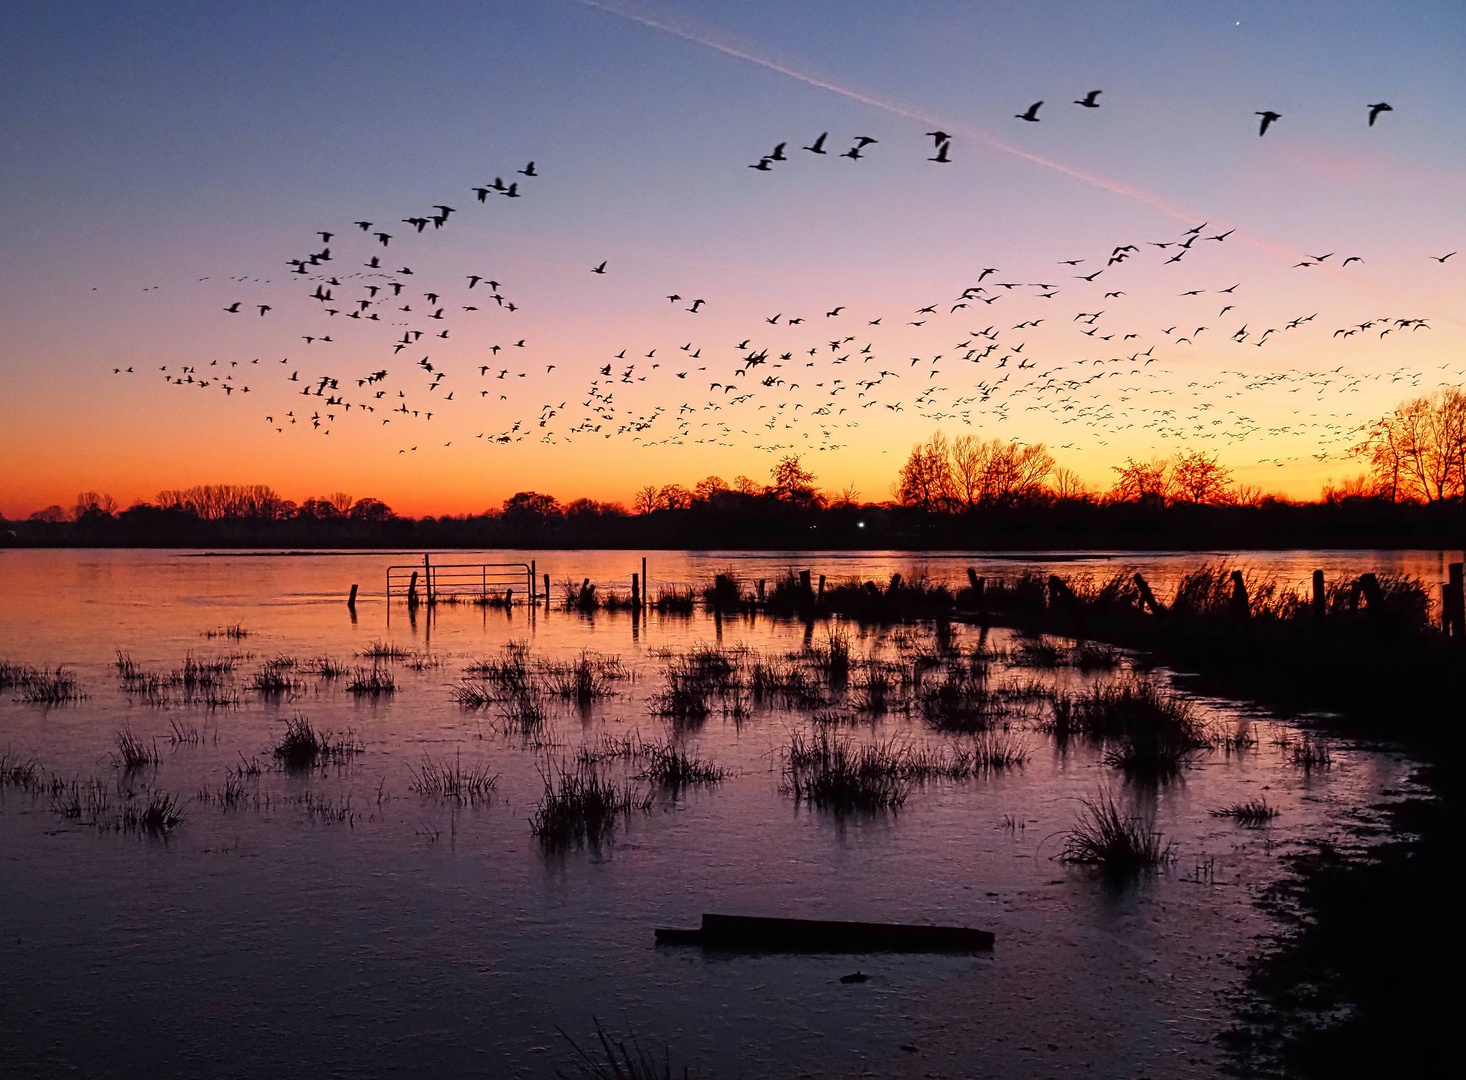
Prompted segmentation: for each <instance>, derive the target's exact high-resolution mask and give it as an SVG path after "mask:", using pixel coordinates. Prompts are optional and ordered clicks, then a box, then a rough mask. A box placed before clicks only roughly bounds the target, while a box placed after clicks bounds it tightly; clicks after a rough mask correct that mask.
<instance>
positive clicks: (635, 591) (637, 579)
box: [631, 574, 641, 609]
mask: <svg viewBox="0 0 1466 1080" xmlns="http://www.w3.org/2000/svg"><path fill="white" fill-rule="evenodd" d="M631 606H632V607H634V608H638V609H639V608H640V607H641V575H640V574H632V575H631Z"/></svg>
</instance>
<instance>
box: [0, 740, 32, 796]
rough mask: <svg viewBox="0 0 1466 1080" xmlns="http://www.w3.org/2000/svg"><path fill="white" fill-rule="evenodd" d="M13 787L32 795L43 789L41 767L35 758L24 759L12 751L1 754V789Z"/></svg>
mask: <svg viewBox="0 0 1466 1080" xmlns="http://www.w3.org/2000/svg"><path fill="white" fill-rule="evenodd" d="M7 787H13V788H18V789H19V790H21V791H26V792H30V793H32V794H34V793H36V792H38V791H39V790H40V787H41V767H40V765H38V764H37V763H36V759H35V758H22V757H18V756H16V755H15V754H14V753H12V752H11V751H10V750H8V749H7V750H6V751H5V752H4V753H0V788H7Z"/></svg>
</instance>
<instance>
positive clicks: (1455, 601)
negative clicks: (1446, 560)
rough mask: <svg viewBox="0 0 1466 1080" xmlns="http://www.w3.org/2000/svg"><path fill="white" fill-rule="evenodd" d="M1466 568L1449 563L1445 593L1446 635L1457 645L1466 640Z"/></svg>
mask: <svg viewBox="0 0 1466 1080" xmlns="http://www.w3.org/2000/svg"><path fill="white" fill-rule="evenodd" d="M1463 571H1466V566H1463V564H1461V563H1458V562H1453V563H1451V566H1450V575H1451V581H1450V585H1449V587H1448V589H1447V592H1446V633H1448V634H1449V635H1450V636H1451V637H1453V638H1455V639H1456V641H1457V642H1458V643H1459V642H1461V641H1463V640H1466V572H1463Z"/></svg>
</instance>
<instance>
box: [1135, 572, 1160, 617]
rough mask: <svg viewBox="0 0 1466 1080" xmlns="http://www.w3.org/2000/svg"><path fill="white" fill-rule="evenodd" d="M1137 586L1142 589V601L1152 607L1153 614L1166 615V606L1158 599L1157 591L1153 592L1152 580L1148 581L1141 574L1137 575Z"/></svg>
mask: <svg viewBox="0 0 1466 1080" xmlns="http://www.w3.org/2000/svg"><path fill="white" fill-rule="evenodd" d="M1135 587H1136V588H1137V589H1139V590H1140V602H1141V603H1142V604H1144V605H1145V606H1146V607H1148V608H1150V613H1151V614H1152V615H1164V614H1165V613H1166V607H1165V605H1164V604H1162V603H1161V602H1160V601H1159V600H1157V599H1156V595H1155V593H1153V592H1151V589H1150V582H1148V581H1146V580H1145V578H1144V577H1143V576H1141V575H1140V574H1136V575H1135Z"/></svg>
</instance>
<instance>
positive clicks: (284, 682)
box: [249, 656, 299, 697]
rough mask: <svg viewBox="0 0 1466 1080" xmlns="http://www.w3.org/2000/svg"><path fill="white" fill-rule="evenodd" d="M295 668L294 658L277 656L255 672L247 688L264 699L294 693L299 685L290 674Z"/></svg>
mask: <svg viewBox="0 0 1466 1080" xmlns="http://www.w3.org/2000/svg"><path fill="white" fill-rule="evenodd" d="M296 666H297V665H296V661H295V658H294V657H290V656H277V657H275V658H274V659H273V660H266V661H265V663H264V665H263V666H262V667H261V668H260V670H259V671H257V672H255V673H254V676H253V677H252V678H251V679H250V682H249V688H250V689H251V690H254V691H256V692H257V693H260V694H264V695H265V696H266V697H279V696H281V695H283V694H290V693H294V692H295V690H296V689H297V688H298V685H299V684H298V683H297V682H296V680H295V678H294V676H293V675H292V674H291V673H292V672H293V671H294V670H295V669H296Z"/></svg>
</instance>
